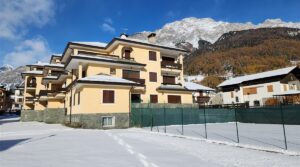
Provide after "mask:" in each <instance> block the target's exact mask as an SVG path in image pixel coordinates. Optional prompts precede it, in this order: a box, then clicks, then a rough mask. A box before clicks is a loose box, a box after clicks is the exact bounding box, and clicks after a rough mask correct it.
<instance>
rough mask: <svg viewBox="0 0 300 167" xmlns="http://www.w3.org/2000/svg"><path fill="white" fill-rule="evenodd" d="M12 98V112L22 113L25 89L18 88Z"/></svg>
mask: <svg viewBox="0 0 300 167" xmlns="http://www.w3.org/2000/svg"><path fill="white" fill-rule="evenodd" d="M10 98H11V99H12V100H13V103H12V107H11V110H12V111H15V112H17V111H21V110H22V107H23V98H24V96H23V88H20V87H19V88H18V89H16V90H14V94H13V95H11V96H10Z"/></svg>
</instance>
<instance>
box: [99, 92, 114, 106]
mask: <svg viewBox="0 0 300 167" xmlns="http://www.w3.org/2000/svg"><path fill="white" fill-rule="evenodd" d="M102 102H103V103H114V102H115V91H113V90H103V99H102Z"/></svg>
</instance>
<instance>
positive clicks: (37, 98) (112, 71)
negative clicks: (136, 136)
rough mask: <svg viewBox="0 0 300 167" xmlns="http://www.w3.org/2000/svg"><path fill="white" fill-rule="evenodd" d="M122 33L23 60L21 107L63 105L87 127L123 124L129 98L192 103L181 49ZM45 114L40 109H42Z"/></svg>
mask: <svg viewBox="0 0 300 167" xmlns="http://www.w3.org/2000/svg"><path fill="white" fill-rule="evenodd" d="M154 40H155V34H150V35H149V37H148V41H140V40H136V39H131V38H128V37H127V36H126V35H124V34H123V35H122V36H121V37H119V38H114V39H113V40H112V41H111V42H109V43H108V44H105V43H100V42H69V43H68V44H67V46H66V47H65V50H64V52H63V54H62V55H53V56H52V57H51V60H50V62H49V63H37V64H33V65H28V66H27V67H28V71H26V72H24V73H22V76H23V78H24V79H25V89H24V112H23V113H25V112H26V110H28V111H33V112H39V111H41V112H43V111H44V110H47V111H48V110H51V109H53V111H55V109H56V110H64V112H65V115H66V118H67V120H68V121H69V122H73V123H77V124H81V126H82V127H87V128H114V127H116V128H124V127H128V126H129V114H130V109H131V106H130V105H131V103H181V104H185V103H188V104H190V103H192V102H193V98H192V91H191V90H188V89H187V88H185V87H184V78H183V68H182V65H183V55H184V54H185V53H186V51H185V50H182V49H179V48H173V47H168V46H162V45H157V44H154ZM44 117H45V114H44Z"/></svg>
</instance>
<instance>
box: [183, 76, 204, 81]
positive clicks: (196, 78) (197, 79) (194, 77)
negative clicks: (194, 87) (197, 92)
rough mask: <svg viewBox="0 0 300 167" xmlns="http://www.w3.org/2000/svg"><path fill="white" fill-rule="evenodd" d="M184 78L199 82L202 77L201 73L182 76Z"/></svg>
mask: <svg viewBox="0 0 300 167" xmlns="http://www.w3.org/2000/svg"><path fill="white" fill-rule="evenodd" d="M184 79H185V80H186V81H188V82H200V81H202V80H203V79H204V76H203V75H189V76H184Z"/></svg>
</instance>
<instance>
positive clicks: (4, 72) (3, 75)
mask: <svg viewBox="0 0 300 167" xmlns="http://www.w3.org/2000/svg"><path fill="white" fill-rule="evenodd" d="M24 71H25V67H24V66H20V67H17V68H15V69H14V68H13V67H12V66H11V65H3V66H2V67H0V84H1V85H3V86H5V87H6V88H7V89H11V88H14V87H15V86H17V85H19V84H21V83H22V82H23V79H22V77H21V73H22V72H24Z"/></svg>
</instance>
